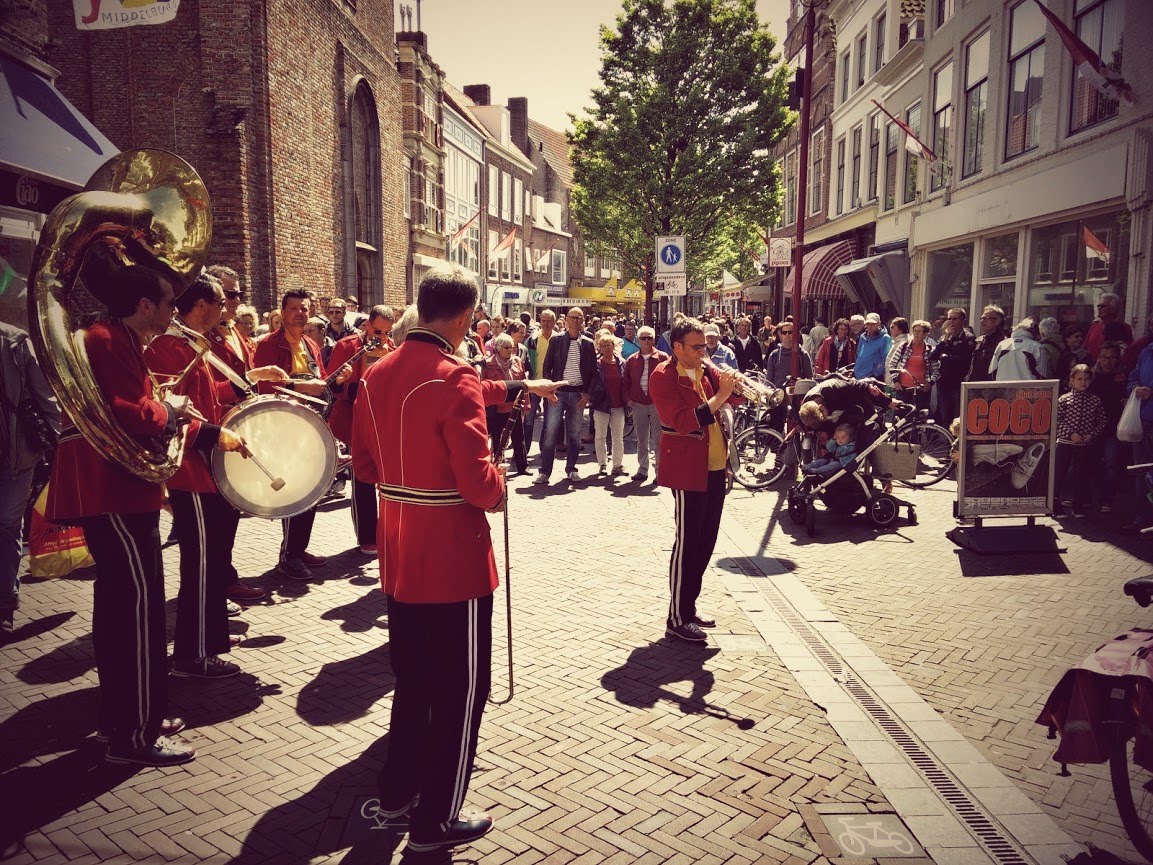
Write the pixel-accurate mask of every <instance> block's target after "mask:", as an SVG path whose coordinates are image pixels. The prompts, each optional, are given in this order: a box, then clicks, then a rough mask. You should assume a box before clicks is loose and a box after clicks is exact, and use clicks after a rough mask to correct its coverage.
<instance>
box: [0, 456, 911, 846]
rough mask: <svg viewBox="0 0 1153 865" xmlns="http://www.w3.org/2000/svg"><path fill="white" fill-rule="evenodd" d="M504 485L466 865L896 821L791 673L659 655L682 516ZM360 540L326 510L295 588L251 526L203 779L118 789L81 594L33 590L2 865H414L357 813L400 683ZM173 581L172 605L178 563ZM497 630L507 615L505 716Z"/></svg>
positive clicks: (369, 790)
mask: <svg viewBox="0 0 1153 865" xmlns="http://www.w3.org/2000/svg"><path fill="white" fill-rule="evenodd" d="M514 485H515V487H516V493H515V495H514V496H513V502H512V510H511V516H510V518H511V520H512V523H511V525H512V539H513V542H512V554H513V563H514V570H513V580H512V582H513V589H512V590H513V598H514V607H515V612H514V630H515V643H514V653H515V661H516V695H515V698H514V700H513V701H512V702H511V703H510V704H508V705H506V706H490V707H489V709H488V711H487V712H486V715H485V721H484V725H483V727H482V739H481V743H480V748H479V758H478V765H477V770H476V773H475V775H474V779H473V783H472V789H471V793H470V797H469V801H470V803H471V804H473V805H475V806H477V807H482V808H486V809H490V810H491V811H492V812H493V813H494V815H495V816H496V818H497V823H498V829H497V831H496V832H494V833H493V834H492V835H491V836H490V837H489V838H487V839H484V840H483V841H481V842H480V843H478V844H476V845H475V846H474V847H472V848H469V849H468V850H467V851H466V852H465V853H464V854H463V855H464V856H465V858H471V859H474V860H475V859H478V858H479V859H481V860H483V861H485V862H493V863H505V862H509V863H535V862H578V861H579V862H582V863H586V862H587V863H599V862H613V863H616V862H630V863H631V862H669V863H675V862H685V863H689V862H693V863H701V862H703V863H722V862H725V863H746V862H748V863H752V862H780V863H810V862H816V861H824V857H823V856H822V854H821V850H820V848H819V847H818V845H817V844H816V842H815V841H814V840H813V838H812V837H811V836H810V834H809V832H808V830H807V829H806V827H805V824H804V822H803V821H802V820H801V818H800V816H799V813H798V808H799V806H800V805H804V804H833V803H850V804H857V805H859V806H862V807H872V808H875V809H878V810H889V808H888V806H887V803H886V802H885V800H884V798H883V796H882V795H881V793H880V791H879V790H878V789H877V788H876V787H875V786H874V785H873V784H872V783H871V781H870V780H869V778H868V776H867V775H866V774H865V772H864V771H863V769H862V768H861V767H860V766H859V765H858V764H857V763H856V762H855V760H854V759H853V758H852V756H851V755H850V753H849V751H848V750H847V748H846V747H845V746H844V745H843V743H841V742H840V740H839V739H837V737H836V736H835V734H834V733H833V732H832V730H831V728H830V727H829V726H828V725H827V724H826V723H825V721H824V717H823V714H822V712H821V710H820V709H819V708H818V707H816V706H815V705H814V704H813V703H812V702H810V701H809V700H808V699H807V697H806V696H805V694H804V692H803V691H802V690H801V689H800V687H799V686H798V685H797V684H796V682H795V681H794V680H793V678H792V676H791V675H790V674H789V673H788V672H787V671H786V670H785V668H784V667H783V666H782V665H781V664H780V662H779V661H778V660H777V659H776V657H775V656H773V655H772V654H771V653H764V654H741V655H725V654H723V653H721V652H719V650H717V649H716V648H715V647H713V648H700V647H694V646H682V645H672V644H670V643H669V642H667V641H666V640H665V639H664V638H663V620H664V613H665V607H666V605H667V586H666V582H667V578H666V567H667V557H668V548H669V545H670V542H671V529H672V524H671V519H670V518H669V515H668V509H667V507H666V506H664V505H662V504H661V503H660V502H659V500H658V499H657V498H656V497H657V496H659V495H662V494H663V495H667V493H661V492H658V491H657V490H656V489H655V488H654V487H652V486H651V485H645V486H638V485H636V484H625V483H624V482H622V481H618V482H617V484H616V485H615V487H614V488H613V489H612V490H611V491H610V490H607V489H605V488H604V485H603V484H602V483H601V482H592V481H589V482H582V483H581V484H580V485H578V487H577V488H576V489H575V490H573V491H571V492H570V491H567V490H566V488H565V487H562V486H559V485H558V486H557V487H556V488H554V489H550V490H549V491H548V492H547V493H546V492H542V491H541V490H540V488H537V487H532V486H530V485H528V484H527V479H522V480H520V481H516V482H514ZM494 526H495V529H496V531H494V536H495V537H496V539H497V543H498V551H497V555H498V561H500V560H501V555H502V552H501V549H500V546H499V545H500V523H499V519H496V520H495V521H494ZM351 536H352V535H351V527H350V525H349V519H348V509H347V503H346V502H335V501H333V502H327V503H326V504H324V505H323V506H322V509H321V513H320V514H319V515H318V519H317V524H316V530H315V532H314V535H313V537H314V543H313V545H312V549H313V551H314V552H320V553H324V554H328V555H331V556H332V557H333V558H332V559H331V561H330V563H329V564H328V565H326V566H324V567H322V568H319V569H317V576H318V579H317V580H316V581H314V582H313V583H309V584H305V585H300V584H291V583H285V582H281V581H279V580H278V579H277V578H276V577H275V576H274V575H273V574H271V573H269V569H270V567H271V565H272V564H273V563H274V561H275V556H276V549H277V547H278V545H279V541H280V529H279V526H278V525H275V524H271V523H268V522H265V521H260V520H245V521H243V522H242V524H241V531H240V534H239V538H238V542H237V547H236V563H237V566H238V568H239V569H240V571H241V573H242V575H245V576H249V577H255V578H256V582H258V583H260V584H262V585H265V586H267V587H269V588H270V589H271V590H272V598H271V600H270V601H269V602H268V603H265V604H258V605H254V606H253V607H251V608H249V610H248V611H247V612H246V613H245V615H244V616H243V617H242V618H241V619H239V620H233V623H232V625H233V629H234V630H235V631H238V632H239V631H243V632H244V633H245V634H246V643H245V645H244V646H243V647H242V648H240V649H238V650H236V651H234V653H233V655H232V657H233V659H235V660H237V661H238V662H239V663H240V664H241V665H242V667H243V668H244V674H242V675H241V676H238V677H236V678H233V679H229V680H224V681H219V682H203V681H199V680H189V679H173V680H171V695H170V706H171V710H172V712H174V713H179V714H181V715H182V716H183V717H185V718H186V720H187V721H188V723H189V730H188V731H187V732H186V734H185V735H186V737H187V738H188V739H189V740H190V741H192V742H194V743H195V744H196V745H197V747H198V749H199V756H198V757H197V760H196V761H195V762H193V763H190V764H188V765H186V766H184V767H179V768H176V769H171V770H166V771H161V770H152V769H144V770H140V771H133V770H131V769H126V768H123V767H112V766H108V765H106V764H104V763H103V762H102V761H101V757H102V749H101V748H100V747H99V746H98V745H97V744H96V743H95V742H94V741H93V740H92V739H91V738H90V735H91V733H92V732H93V729H92V725H93V720H94V718H95V713H96V687H95V685H96V677H95V670H94V665H93V659H92V647H91V639H90V636H89V626H90V621H91V619H90V615H91V585H90V580H89V575H87V574H80V575H76V576H75V577H74V578H70V579H63V580H53V581H45V582H37V583H30V584H28V585H26V586H25V590H24V593H23V596H22V604H23V606H22V609H21V612H20V613H19V618H18V624H21V627H20V629H19V631H18V633H17V634H16V635H15V639H14V641H13V642H12V643H11V644H9V645H8V646H6V647H5V648H4V650H3V656H2V657H3V664H2V667H0V741H2V742H4V743H5V745H4V750H3V753H4V758H3V763H2V769H3V771H4V772H5V775H4V777H3V781H2V782H0V794H2V799H3V801H4V802H6V803H13V804H12V805H6V806H5V808H4V810H5V812H6V814H5V818H4V832H3V840H4V842H5V845H6V847H7V848H8V849H7V852H9V853H12V854H13V855H12V857H11V860H10V861H11V862H13V863H24V862H57V861H59V862H64V861H68V862H80V863H83V862H97V861H100V862H129V861H149V862H159V861H165V862H179V863H184V862H213V863H217V862H229V861H236V862H242V863H264V862H268V863H281V862H283V863H297V862H299V863H306V862H339V861H346V862H354V861H387V859H388V858H390V855H391V856H392V858H395V859H398V860H399V858H400V857H401V853H400V852H396V851H394V850H393V849H392V848H391V846H388V845H385V846H384V847H383V848H382V847H380V844H379V843H378V841H379V836H381V835H382V834H384V833H375V834H374V833H371V832H367V831H363V830H366V829H367V828H368V826H369V825H371V824H370V821H368V820H366V819H365V818H364V817H362V816H360V814H359V812H358V809H359V806H360V805H361V804H362V803H363V800H364V799H366V798H368V797H371V796H372V794H373V792H374V781H375V776H376V773H377V771H378V770H379V767H380V765H381V764H382V758H383V754H384V753H385V751H386V748H387V732H388V708H389V699H390V698H389V694H390V690H391V687H392V679H391V675H390V672H389V664H388V642H387V641H388V630H387V621H386V618H385V606H384V602H383V599H382V596H381V595H380V593H379V591H378V590H377V578H376V566H375V564H374V563H369V564H366V563H365V560H364V558H363V557H361V556H359V554H357V553H356V552H355V551H353V550H350V547H351ZM165 562H166V569H167V573H168V574H169V581H168V590H169V594H170V595H174V594H175V590H176V583H175V574H176V564H177V556H176V550H175V549H174V548H170V549H168V550H166V551H165ZM172 606H173V605H172V602H170V609H171V607H172ZM702 608H703V609H706V610H710V611H715V612H716V613H717V615H718V618H719V620H720V627H719V628H718V631H719V632H721V633H733V634H747V635H752V634H754V633H755V631H754V629H753V628H752V626H751V624H750V623H749V622H748V621H747V620H746V619H745V618H744V616H743V614H742V613H740V612H739V610H738V608H737V606H736V604H735V603H734V602H733V600H732V599H731V598H730V597H729V596H728V595H727V594H726V593H725V592H724V590H723V589H722V588H721V587H720V585H719V584H718V583H716V582H715V581H709V582H707V583H706V587H705V591H704V593H703V596H702ZM503 610H504V606H503V595H500V594H498V597H497V612H496V615H495V622H494V645H495V652H494V660H493V669H494V692H495V696H497V697H503V695H504V689H505V682H504V676H503V670H504V664H505V655H504V648H503V647H504V631H503V628H504V618H503ZM745 719H748V721H746V720H745ZM748 722H751V723H752V726H751V728H748V727H749V724H748ZM350 845H352V848H351V850H350V849H349V846H350ZM374 845H375V846H374Z"/></svg>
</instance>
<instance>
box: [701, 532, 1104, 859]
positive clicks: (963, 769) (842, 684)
mask: <svg viewBox="0 0 1153 865" xmlns="http://www.w3.org/2000/svg"><path fill="white" fill-rule="evenodd" d="M758 549H759V545H758V544H757V542H756V541H755V540H754V539H753V537H752V536H751V535H750V534H749V533H748V531H747V530H746V529H745V528H744V527H743V526H741V525H740V523H739V522H738V521H737V519H736V518H735V517H733V516H732V515H730V514H728V513H726V514H725V515H724V516H723V518H722V522H721V533H720V536H719V538H718V540H717V546H716V549H715V550H714V555H713V560H712V563H711V569H712V572H713V575H714V576H715V577H716V578H717V579H718V581H719V582H720V583H721V584H722V585H724V587H725V588H726V589H727V590H728V592H729V593H730V594H731V595H732V597H733V599H734V600H735V601H736V602H737V604H738V606H739V607H740V608H741V609H742V610H743V611H744V612H745V614H746V615H747V616H748V618H749V620H750V621H751V622H752V623H753V625H754V627H756V629H757V631H758V632H759V633H760V634H761V636H762V637H763V638H764V640H765V642H766V643H768V644H769V646H771V647H772V649H773V650H774V651H775V652H776V654H777V655H778V657H779V658H780V660H781V661H782V663H783V664H784V665H785V666H786V668H787V669H788V670H789V672H790V673H791V674H792V675H793V677H794V678H795V679H796V680H797V683H798V684H799V685H801V687H802V688H803V689H804V690H805V692H806V693H807V694H808V695H809V698H810V699H811V700H812V701H813V702H814V703H816V704H817V705H819V706H821V707H822V708H823V709H824V710H825V712H826V717H827V719H828V721H829V723H830V725H831V726H832V727H833V729H834V730H835V731H836V733H837V734H838V735H839V736H840V737H841V739H842V740H843V741H844V743H845V745H846V746H847V747H848V748H849V750H850V751H851V752H852V753H853V755H854V757H856V759H857V760H858V761H859V762H860V763H861V765H862V766H863V767H864V768H865V770H866V771H867V772H868V773H869V776H870V777H871V778H872V779H873V781H874V782H875V783H876V784H877V786H878V787H880V788H881V790H882V792H883V793H884V795H885V797H886V798H887V799H888V800H889V802H890V803H891V804H892V805H893V808H894V809H895V810H896V811H897V813H898V814H899V815H900V816H901V818H902V819H903V820H904V821H905V823H906V825H908V827H909V828H910V830H912V832H913V834H914V835H915V836H916V838H917V840H918V842H919V843H920V844H921V846H922V847H924V848H925V850H926V852H927V853H928V854H929V855H930V856H931V857H932V858H933V859H934V861H936V862H937V863H938V865H961V863H964V865H975V863H1001V865H1008V863H1014V862H1028V861H1029V860H1032V861H1034V862H1036V863H1039V865H1065V863H1066V862H1067V860H1068V858H1069V857H1073V856H1076V855H1078V854H1079V853H1084V852H1085V850H1084V848H1083V847H1081V846H1080V845H1079V844H1077V843H1076V842H1075V841H1073V839H1072V838H1070V837H1069V836H1068V835H1067V834H1066V833H1065V832H1064V831H1062V830H1061V829H1060V828H1059V827H1058V826H1057V824H1056V823H1055V822H1054V821H1053V820H1052V818H1050V817H1049V816H1048V815H1047V814H1045V813H1044V812H1043V811H1042V810H1041V809H1040V807H1039V806H1038V805H1036V804H1035V803H1034V802H1033V801H1032V800H1031V799H1030V798H1029V797H1028V796H1026V795H1025V794H1024V793H1022V792H1021V791H1020V790H1019V789H1018V788H1017V787H1016V785H1015V784H1013V782H1012V781H1011V780H1009V779H1008V778H1006V777H1005V776H1004V775H1003V774H1002V773H1001V771H1000V770H999V769H998V768H997V767H996V766H995V765H993V764H992V763H991V762H990V761H989V760H987V759H986V758H985V757H984V755H982V754H981V752H980V751H978V750H977V749H976V748H975V747H973V745H971V744H970V743H969V742H968V741H967V740H966V739H965V738H964V736H962V735H961V734H960V733H959V732H958V731H957V730H956V729H955V728H954V727H953V726H952V725H951V724H950V723H949V722H948V721H947V720H945V719H944V718H943V717H942V716H941V715H940V714H939V713H938V712H937V711H936V710H935V709H933V707H932V706H930V705H929V704H928V703H927V702H925V701H924V700H923V699H922V698H921V696H920V695H919V694H917V692H916V691H914V690H913V689H912V688H911V687H909V686H908V685H907V684H906V683H905V681H904V680H903V679H901V677H900V676H898V675H897V674H896V673H895V672H894V671H893V670H892V669H891V668H890V667H889V666H888V665H887V664H886V663H885V662H884V661H883V660H882V659H881V658H880V657H878V656H877V655H876V654H875V653H874V652H873V651H872V650H871V649H870V648H869V647H868V646H867V645H866V644H865V643H864V642H863V641H861V640H860V639H858V638H857V637H856V636H855V635H854V634H853V633H851V632H850V631H849V629H848V628H847V627H846V626H845V625H844V624H843V623H842V622H840V621H839V620H838V619H837V617H836V616H835V615H834V614H833V613H832V612H831V611H830V610H828V609H827V608H826V607H825V606H824V604H822V603H821V601H820V600H819V599H818V598H817V597H816V595H814V594H813V593H812V592H811V591H810V590H809V589H808V588H807V587H806V586H805V585H804V584H802V583H801V581H800V580H798V579H797V578H796V577H795V576H793V575H792V574H791V573H790V572H789V571H788V570H787V569H786V568H785V567H784V566H783V565H782V564H781V563H780V562H779V561H778V560H777V559H775V558H772V557H769V556H757V555H749V554H748V552H746V551H755V550H758ZM766 601H767V603H766ZM814 634H815V635H816V637H817V638H818V639H817V640H814V639H812V637H813V635H814ZM806 635H807V636H808V639H806ZM834 671H841V675H840V676H837V675H835V674H834ZM886 719H888V720H886ZM942 770H943V771H942ZM931 781H932V783H931ZM966 800H967V801H966ZM974 806H977V807H976V808H974ZM981 812H984V813H981ZM1009 842H1012V843H1011V844H1010V843H1009ZM1014 848H1015V849H1014ZM1021 854H1024V856H1022V855H1021Z"/></svg>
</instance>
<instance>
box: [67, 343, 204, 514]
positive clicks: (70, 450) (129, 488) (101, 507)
mask: <svg viewBox="0 0 1153 865" xmlns="http://www.w3.org/2000/svg"><path fill="white" fill-rule="evenodd" d="M84 350H85V352H86V353H87V355H88V364H89V366H90V367H91V368H92V375H93V377H94V378H95V379H96V383H97V385H99V386H100V392H101V393H102V394H103V396H104V401H105V402H106V403H107V404H108V408H109V410H110V412H111V414H112V418H113V419H114V420H115V421H116V423H118V424H119V425H120V426H121V427H123V428H124V431H125V432H127V433H128V434H129V435H132V436H160V435H162V434H165V433H167V432H171V431H174V430H175V429H176V424H175V421H174V417H175V415H174V414H173V412H172V410H171V409H170V408H169V407H168V406H167V405H166V404H165V403H163V402H160V401H159V400H157V399H155V398H154V397H153V393H152V382H151V379H150V378H149V377H148V367H147V366H146V365H145V363H144V354H143V350H142V349H141V347H140V338H139V337H138V336H137V335H136V333H135V332H134V331H133V330H132V329H131V328H130V327H129V326H128V325H126V324H124V323H123V322H122V321H118V320H113V321H97V322H95V323H93V324H92V325H91V326H90V327H89V328H88V329H87V330H86V331H84ZM189 426H190V427H191V429H190V430H189V431H188V434H189V435H195V433H196V427H197V424H196V422H195V421H193V423H192V424H190V425H189ZM163 500H164V488H163V486H161V485H160V484H154V483H150V482H149V481H146V480H142V479H141V478H138V477H137V476H136V475H134V474H132V473H131V472H129V471H128V470H127V469H125V468H123V467H121V466H120V465H119V464H118V463H116V462H113V461H112V460H108V459H105V458H104V457H103V456H102V455H101V454H100V452H99V451H97V450H96V448H94V447H92V445H90V444H89V443H88V440H87V439H85V438H84V437H83V436H82V435H81V434H80V431H79V430H78V429H76V427H74V426H72V425H71V424H68V425H66V426H65V428H64V430H63V431H62V433H61V435H60V446H59V447H58V448H57V450H56V458H55V460H54V461H53V463H52V480H51V482H50V483H49V485H48V505H47V509H46V511H45V516H46V517H47V518H48V519H49V520H52V521H53V522H57V523H69V522H75V521H76V520H78V519H79V518H81V517H93V516H96V515H98V514H143V513H148V512H150V511H158V510H160V505H161V503H162V502H163Z"/></svg>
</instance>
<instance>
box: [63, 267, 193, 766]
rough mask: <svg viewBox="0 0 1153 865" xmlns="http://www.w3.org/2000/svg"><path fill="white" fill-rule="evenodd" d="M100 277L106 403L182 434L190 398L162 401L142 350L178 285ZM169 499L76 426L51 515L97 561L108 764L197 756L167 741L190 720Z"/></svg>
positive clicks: (131, 426)
mask: <svg viewBox="0 0 1153 865" xmlns="http://www.w3.org/2000/svg"><path fill="white" fill-rule="evenodd" d="M102 282H106V284H93V285H90V286H89V287H90V288H91V289H92V290H93V293H94V294H96V295H97V296H98V297H100V298H101V299H103V300H104V302H105V304H106V306H107V307H108V311H109V314H110V315H111V316H112V318H111V319H109V320H101V321H97V322H95V323H94V324H92V326H91V327H89V328H88V329H87V331H85V333H84V350H85V352H86V354H87V356H88V362H89V364H90V366H91V369H92V374H93V376H94V377H95V379H96V383H97V384H98V385H99V387H100V391H101V393H102V395H103V397H104V400H105V402H106V403H107V404H108V406H109V409H110V411H111V412H112V415H113V417H114V419H115V420H116V422H117V423H119V424H120V425H121V426H122V427H123V428H124V429H125V431H127V432H128V433H129V434H130V435H134V436H139V437H141V438H145V437H150V436H170V435H175V434H177V426H178V424H177V422H178V421H179V420H182V419H185V418H186V417H187V405H188V397H184V396H169V397H166V398H165V399H164V400H159V399H157V398H156V397H155V396H154V395H153V388H152V383H151V379H150V378H149V374H148V368H147V366H146V365H145V363H144V355H143V352H144V348H145V346H146V345H147V344H148V342H149V340H151V339H152V338H153V337H154V336H156V335H157V334H161V333H163V332H164V331H165V330H166V329H167V328H168V325H169V323H170V322H171V321H172V296H173V287H172V283H171V282H170V281H169V280H168V279H165V278H163V277H161V276H160V275H159V274H157V273H156V272H155V271H153V270H149V269H148V268H146V267H143V266H137V267H129V268H127V269H125V270H123V271H122V272H121V273H120V274H119V275H117V276H114V277H110V278H108V279H107V280H106V281H102ZM193 427H195V424H193ZM189 434H190V435H194V434H195V429H190V430H189ZM162 498H163V492H162V489H161V486H160V485H159V484H155V483H149V482H148V481H144V480H141V479H140V478H138V477H136V476H135V475H133V474H131V473H130V472H128V471H127V470H126V469H124V468H122V467H121V466H120V465H119V464H117V463H115V462H113V461H111V460H109V459H107V458H105V457H104V456H103V455H102V454H101V453H100V452H99V451H97V450H96V449H95V448H94V447H92V445H91V444H89V443H88V441H87V440H86V439H85V438H84V437H83V436H82V435H81V434H80V433H79V431H78V430H77V429H76V428H75V427H74V426H71V425H69V426H66V427H65V429H64V431H63V433H62V435H61V437H60V447H59V449H58V451H57V453H56V461H55V463H54V464H53V467H52V479H51V481H50V483H49V487H48V506H47V510H46V513H45V515H46V516H47V518H48V519H50V520H52V521H53V522H57V523H66V524H71V523H79V524H80V525H81V526H83V528H84V536H85V538H86V540H87V542H88V549H89V551H90V552H91V553H92V558H93V559H94V560H95V562H96V586H95V598H94V603H93V608H92V641H93V645H94V648H95V652H96V669H97V672H98V673H99V675H100V732H101V734H102V735H105V736H107V737H108V753H107V756H106V758H105V759H107V760H108V761H109V762H110V763H139V764H142V765H146V766H174V765H177V764H179V763H187V762H188V761H189V760H192V759H193V758H194V757H195V755H196V752H195V751H194V750H193V749H192V748H191V747H190V746H189V745H187V744H185V743H183V742H178V741H175V740H172V739H169V738H167V737H168V736H171V735H174V734H175V733H178V732H179V731H180V730H181V729H182V728H183V727H184V722H183V721H182V720H180V719H179V718H170V719H168V720H165V717H164V715H165V711H166V709H167V704H168V662H167V658H166V650H165V644H166V638H165V633H164V626H165V623H164V564H163V562H162V561H161V558H160V505H161V501H162Z"/></svg>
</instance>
